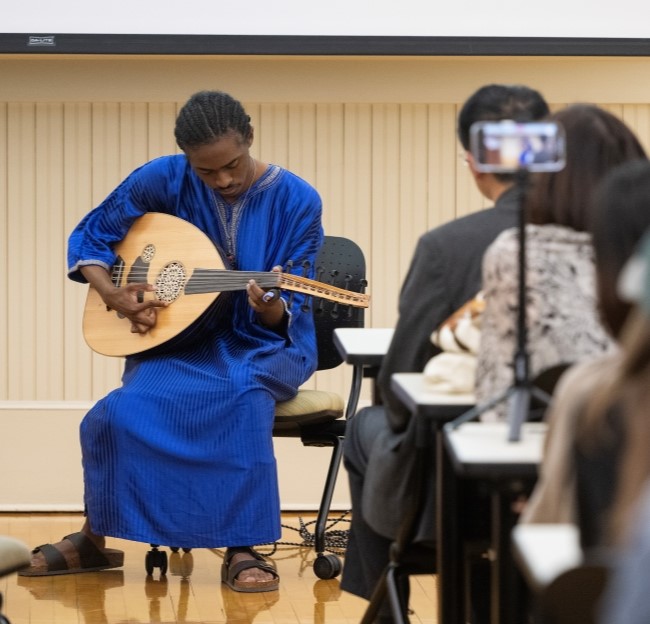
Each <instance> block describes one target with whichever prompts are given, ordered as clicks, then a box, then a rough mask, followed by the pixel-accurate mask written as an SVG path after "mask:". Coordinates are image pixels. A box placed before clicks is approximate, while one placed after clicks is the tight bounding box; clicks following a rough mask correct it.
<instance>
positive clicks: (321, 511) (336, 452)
mask: <svg viewBox="0 0 650 624" xmlns="http://www.w3.org/2000/svg"><path fill="white" fill-rule="evenodd" d="M332 447H333V448H332V457H331V459H330V464H329V468H328V469H327V478H326V479H325V487H324V488H323V496H322V498H321V501H320V506H319V507H318V516H317V518H316V530H315V534H314V543H315V548H316V553H317V554H320V553H322V552H324V551H325V529H326V527H327V517H328V515H329V512H330V507H331V505H332V498H333V496H334V488H335V487H336V478H337V477H338V474H339V467H340V465H341V459H342V457H343V444H341V439H340V438H339V437H338V436H334V437H333V438H332Z"/></svg>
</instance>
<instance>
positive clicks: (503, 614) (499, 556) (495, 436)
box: [439, 422, 547, 624]
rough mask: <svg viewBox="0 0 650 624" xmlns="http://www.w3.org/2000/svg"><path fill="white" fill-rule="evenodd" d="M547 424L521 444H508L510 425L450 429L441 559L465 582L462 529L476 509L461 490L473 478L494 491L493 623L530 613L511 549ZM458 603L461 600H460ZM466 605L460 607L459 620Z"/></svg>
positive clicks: (531, 427)
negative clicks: (518, 502) (519, 503)
mask: <svg viewBox="0 0 650 624" xmlns="http://www.w3.org/2000/svg"><path fill="white" fill-rule="evenodd" d="M546 429H547V426H546V424H545V423H535V422H526V423H524V424H523V425H522V428H521V436H520V439H519V440H518V441H515V442H511V441H509V440H508V437H509V432H510V427H509V425H508V424H507V423H505V422H496V423H482V422H466V423H463V424H462V425H460V426H459V427H457V428H453V427H451V426H447V427H445V430H444V432H443V439H444V453H443V454H444V458H443V462H442V467H441V470H440V472H441V473H442V474H441V477H440V478H441V481H440V482H441V485H440V488H439V492H440V496H441V502H440V506H441V507H442V510H441V512H440V513H441V516H440V517H441V520H440V523H439V524H440V527H439V531H440V535H439V540H440V541H439V544H440V546H439V548H440V550H441V551H442V552H441V553H440V554H439V556H440V557H441V558H442V560H443V561H444V562H446V565H447V566H448V568H449V570H450V572H449V574H448V579H451V581H450V582H457V581H458V579H459V578H462V571H461V570H459V569H458V565H459V564H458V561H460V558H461V557H462V549H463V543H464V536H463V535H462V533H461V532H460V531H459V530H458V529H457V528H456V527H457V526H458V525H460V523H461V520H462V516H463V514H467V513H472V512H473V511H474V512H475V510H473V509H471V508H467V505H466V504H465V505H463V504H462V503H461V502H460V501H461V497H460V496H459V492H460V491H461V488H462V487H463V482H464V481H467V480H473V481H475V482H477V483H480V484H481V487H482V488H484V489H485V490H486V491H488V492H489V496H490V515H491V521H490V522H491V526H490V533H489V541H490V550H491V553H492V554H493V558H492V563H491V575H490V578H491V592H490V593H491V622H493V624H497V623H498V624H518V623H519V622H520V621H521V617H522V612H523V610H524V609H525V588H524V587H523V583H522V581H521V579H520V577H519V576H518V570H517V567H516V566H515V563H514V559H513V556H512V549H511V533H512V530H513V527H514V526H515V525H516V522H517V515H516V513H515V512H514V511H513V501H514V500H515V499H516V498H517V497H518V496H520V495H528V494H529V493H530V490H531V489H532V487H533V485H534V483H535V481H536V479H537V470H538V466H539V463H540V461H541V459H542V454H543V447H544V439H545V435H546ZM456 599H458V597H457V596H456ZM459 605H460V603H456V605H455V607H454V614H456V615H454V618H456V619H453V620H451V621H458V619H457V618H458V615H457V614H458V612H459V610H460V606H459Z"/></svg>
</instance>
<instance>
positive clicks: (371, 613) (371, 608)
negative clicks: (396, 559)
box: [360, 567, 388, 624]
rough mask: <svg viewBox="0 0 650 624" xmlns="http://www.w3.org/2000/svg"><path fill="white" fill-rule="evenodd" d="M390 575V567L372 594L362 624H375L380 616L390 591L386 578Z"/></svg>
mask: <svg viewBox="0 0 650 624" xmlns="http://www.w3.org/2000/svg"><path fill="white" fill-rule="evenodd" d="M387 575H388V567H387V568H386V569H385V570H384V572H383V574H382V575H381V578H380V579H379V580H378V581H377V584H376V585H375V589H374V590H373V592H372V596H371V597H370V602H369V603H368V606H367V608H366V611H365V613H364V614H363V618H362V619H361V622H360V624H374V622H375V621H376V619H377V616H378V615H379V610H380V609H381V606H382V604H383V602H384V600H385V598H386V594H387V591H388V586H387V583H386V577H387Z"/></svg>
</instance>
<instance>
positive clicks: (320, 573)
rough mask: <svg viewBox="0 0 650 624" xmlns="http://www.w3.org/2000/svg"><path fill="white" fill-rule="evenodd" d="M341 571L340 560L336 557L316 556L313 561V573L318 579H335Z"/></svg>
mask: <svg viewBox="0 0 650 624" xmlns="http://www.w3.org/2000/svg"><path fill="white" fill-rule="evenodd" d="M341 569H342V566H341V560H340V559H339V558H338V557H337V556H336V555H317V557H316V561H314V573H315V574H316V576H317V577H318V578H319V579H323V580H327V579H333V578H336V577H337V576H338V575H339V574H340V573H341Z"/></svg>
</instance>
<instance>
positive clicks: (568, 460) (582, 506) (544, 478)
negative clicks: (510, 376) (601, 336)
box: [521, 159, 650, 549]
mask: <svg viewBox="0 0 650 624" xmlns="http://www.w3.org/2000/svg"><path fill="white" fill-rule="evenodd" d="M649 206H650V162H649V161H647V160H645V159H643V160H636V161H632V162H628V163H625V164H623V165H620V166H618V167H616V168H614V169H613V170H612V171H611V173H609V174H608V175H607V176H605V178H604V179H603V180H602V182H601V184H600V185H598V186H597V188H596V194H595V201H594V207H593V211H592V212H593V215H592V218H591V221H590V225H589V231H590V232H591V233H592V238H593V245H594V253H595V266H596V284H597V293H598V308H599V311H600V316H601V318H602V319H603V324H604V326H605V327H606V328H607V330H608V331H609V332H610V334H611V335H612V336H613V337H614V339H615V340H616V342H617V344H619V345H620V346H621V348H619V349H618V350H616V351H615V352H614V353H610V354H607V355H603V356H601V357H599V358H594V359H592V360H590V361H587V362H583V363H581V364H577V365H575V366H573V367H572V368H571V369H569V370H568V371H567V372H566V373H565V374H564V376H563V377H562V379H561V380H560V383H559V386H558V388H557V391H556V398H555V400H554V401H553V404H552V407H551V409H550V411H549V414H548V421H549V431H548V434H547V439H546V445H545V452H544V458H543V460H542V464H541V468H540V476H539V479H538V482H537V485H536V486H535V489H534V490H533V493H532V496H531V498H530V501H529V502H528V503H527V505H526V507H525V509H524V512H523V514H522V518H521V522H526V523H557V522H569V523H575V524H577V525H578V527H579V529H580V539H581V544H582V546H583V547H584V548H585V549H590V548H592V547H601V546H612V547H617V546H618V545H620V543H621V542H622V539H623V537H624V536H625V530H626V526H625V525H626V522H627V518H628V514H629V513H630V509H631V507H632V506H633V504H634V502H635V501H636V499H637V497H638V496H639V493H640V491H641V489H642V487H643V483H644V482H645V481H646V480H647V479H648V478H650V464H649V463H648V459H647V455H648V454H647V448H648V441H649V440H650V430H649V429H648V427H647V426H646V421H647V418H646V411H647V388H648V381H647V371H648V361H650V356H649V354H650V349H648V345H649V344H650V343H649V342H648V335H650V334H648V332H647V330H643V327H646V328H647V326H648V323H647V319H646V320H645V321H643V322H641V321H640V320H639V317H642V316H643V315H640V314H638V312H637V313H634V312H635V305H634V303H633V302H632V301H630V300H629V298H628V297H626V296H623V295H621V294H620V293H621V288H620V287H619V281H620V279H621V276H622V275H623V274H624V273H623V270H624V267H625V266H626V264H627V263H628V262H629V260H630V258H632V257H633V256H634V253H635V251H636V249H637V248H638V246H639V242H640V241H641V239H642V236H643V234H644V232H647V231H648V230H649V229H650V207H649ZM646 240H650V239H646ZM646 249H650V245H648V246H646ZM635 314H636V318H635ZM644 371H645V372H644ZM641 372H643V374H641Z"/></svg>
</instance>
